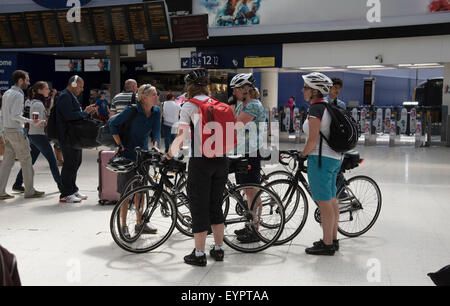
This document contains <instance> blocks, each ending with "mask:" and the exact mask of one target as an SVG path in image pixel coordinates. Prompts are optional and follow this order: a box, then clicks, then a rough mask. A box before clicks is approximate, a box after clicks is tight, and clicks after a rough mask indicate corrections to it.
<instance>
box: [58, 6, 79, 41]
mask: <svg viewBox="0 0 450 306" xmlns="http://www.w3.org/2000/svg"><path fill="white" fill-rule="evenodd" d="M56 19H57V20H58V24H59V28H60V29H61V36H62V39H63V41H64V45H65V46H77V45H79V42H78V36H77V33H76V28H75V23H74V22H68V21H67V11H58V12H56Z"/></svg>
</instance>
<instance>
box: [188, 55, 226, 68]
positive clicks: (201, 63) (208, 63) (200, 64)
mask: <svg viewBox="0 0 450 306" xmlns="http://www.w3.org/2000/svg"><path fill="white" fill-rule="evenodd" d="M219 64H220V57H219V55H217V54H208V53H204V52H191V68H219Z"/></svg>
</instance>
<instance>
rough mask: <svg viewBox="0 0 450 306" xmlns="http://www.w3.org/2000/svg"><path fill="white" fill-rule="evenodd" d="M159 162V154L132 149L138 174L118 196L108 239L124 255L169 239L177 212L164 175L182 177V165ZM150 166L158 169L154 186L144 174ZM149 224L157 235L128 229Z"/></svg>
mask: <svg viewBox="0 0 450 306" xmlns="http://www.w3.org/2000/svg"><path fill="white" fill-rule="evenodd" d="M161 159H162V154H161V153H159V152H149V151H144V150H141V149H139V148H137V149H136V162H135V167H136V168H137V169H139V170H138V171H139V172H138V173H140V174H138V175H137V176H135V177H133V178H132V179H131V180H130V181H129V183H128V184H127V185H128V186H127V187H126V188H128V191H126V192H125V193H124V194H123V195H122V196H121V198H120V200H119V201H118V202H117V204H116V206H115V207H114V209H113V211H112V213H111V218H110V230H111V235H112V237H113V239H114V241H115V242H116V243H117V244H118V245H119V246H120V247H121V248H122V249H124V250H126V251H130V252H133V253H144V252H148V251H151V250H154V249H156V248H157V247H159V246H160V245H162V244H163V243H164V242H165V241H166V240H167V239H168V238H169V237H170V235H171V234H172V232H173V230H174V228H175V226H176V221H177V220H178V216H177V214H178V209H177V206H176V203H175V201H174V197H173V195H172V194H170V193H169V192H168V191H167V190H166V188H165V187H166V186H169V188H173V184H172V183H171V182H170V176H169V175H168V172H174V173H176V174H178V173H180V174H181V175H182V174H183V173H184V172H185V170H186V164H185V163H183V162H181V161H177V160H165V161H161ZM151 166H153V167H155V168H156V169H159V171H157V173H158V174H159V175H160V178H159V181H158V182H154V184H150V183H149V182H150V180H149V175H148V171H147V172H145V171H146V169H148V168H149V167H151ZM144 173H145V174H144ZM124 211H125V214H123V212H124ZM139 221H140V222H139ZM149 222H151V224H152V225H153V226H156V228H157V233H155V234H143V228H144V226H140V227H136V226H134V227H133V226H130V225H133V224H134V225H138V223H141V224H147V223H149ZM124 226H127V228H130V229H131V230H130V232H129V233H127V234H125V233H124V230H123V228H124Z"/></svg>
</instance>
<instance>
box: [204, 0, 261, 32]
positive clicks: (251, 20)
mask: <svg viewBox="0 0 450 306" xmlns="http://www.w3.org/2000/svg"><path fill="white" fill-rule="evenodd" d="M197 1H201V5H202V6H203V7H204V8H205V9H206V10H207V11H208V12H209V13H212V14H214V15H215V20H214V26H217V27H233V26H242V25H255V24H259V23H260V15H259V14H258V10H259V8H260V7H261V1H262V0H239V1H238V0H197Z"/></svg>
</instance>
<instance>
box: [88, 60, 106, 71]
mask: <svg viewBox="0 0 450 306" xmlns="http://www.w3.org/2000/svg"><path fill="white" fill-rule="evenodd" d="M84 71H86V72H90V71H111V63H110V61H109V59H107V58H105V59H86V60H84Z"/></svg>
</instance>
